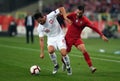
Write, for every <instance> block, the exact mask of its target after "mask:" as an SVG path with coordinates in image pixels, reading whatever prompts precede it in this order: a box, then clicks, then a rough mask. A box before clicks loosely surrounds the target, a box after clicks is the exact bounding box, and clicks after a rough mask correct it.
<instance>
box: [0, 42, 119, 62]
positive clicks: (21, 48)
mask: <svg viewBox="0 0 120 81" xmlns="http://www.w3.org/2000/svg"><path fill="white" fill-rule="evenodd" d="M0 47H5V48H13V49H19V50H28V51H36V52H39V51H40V50H37V49H32V48H24V47H16V46H9V45H3V44H0ZM69 55H70V56H74V57H83V56H80V55H75V54H69ZM91 58H92V59H97V60H102V61H107V62H116V63H120V61H119V60H111V59H103V58H96V57H91Z"/></svg>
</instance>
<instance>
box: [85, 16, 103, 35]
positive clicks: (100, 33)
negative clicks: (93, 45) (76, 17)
mask: <svg viewBox="0 0 120 81" xmlns="http://www.w3.org/2000/svg"><path fill="white" fill-rule="evenodd" d="M85 21H86V25H87V26H88V27H90V28H91V29H93V30H94V31H96V32H97V33H98V34H99V35H100V36H102V35H103V33H102V32H101V31H100V30H99V29H98V28H96V27H95V25H94V24H93V23H92V22H91V21H90V20H89V19H88V18H87V17H86V18H85Z"/></svg>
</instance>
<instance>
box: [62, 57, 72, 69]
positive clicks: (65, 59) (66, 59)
mask: <svg viewBox="0 0 120 81" xmlns="http://www.w3.org/2000/svg"><path fill="white" fill-rule="evenodd" d="M63 61H64V62H65V64H66V68H69V67H70V59H69V56H68V55H66V56H63Z"/></svg>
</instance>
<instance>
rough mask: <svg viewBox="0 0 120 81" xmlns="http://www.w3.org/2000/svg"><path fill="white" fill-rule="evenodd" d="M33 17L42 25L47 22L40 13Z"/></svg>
mask: <svg viewBox="0 0 120 81" xmlns="http://www.w3.org/2000/svg"><path fill="white" fill-rule="evenodd" d="M33 17H34V19H35V20H36V21H37V22H38V23H40V24H44V23H45V21H46V18H45V16H43V15H42V13H40V12H37V13H35V14H34V16H33Z"/></svg>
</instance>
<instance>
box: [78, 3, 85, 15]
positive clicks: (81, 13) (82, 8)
mask: <svg viewBox="0 0 120 81" xmlns="http://www.w3.org/2000/svg"><path fill="white" fill-rule="evenodd" d="M84 8H85V7H84V6H81V5H80V6H78V8H77V16H78V17H82V15H83V13H84Z"/></svg>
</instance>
